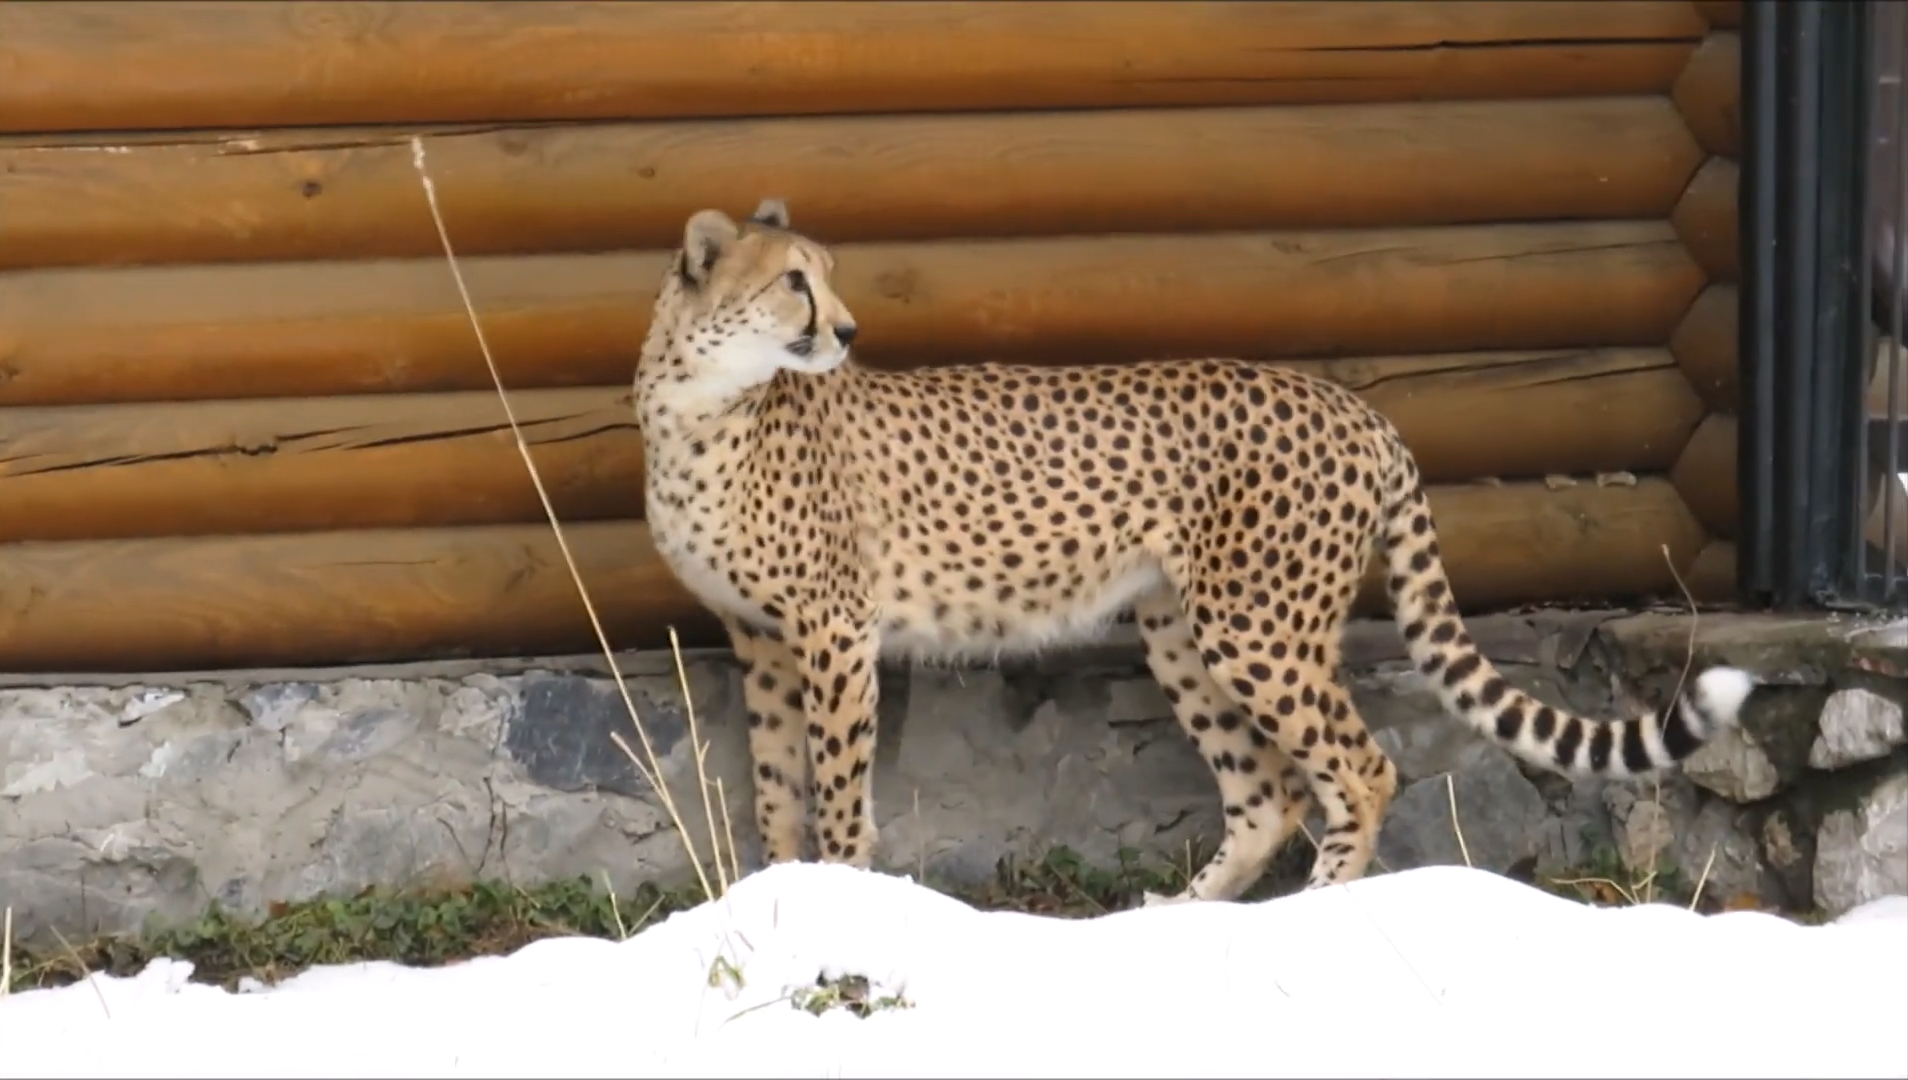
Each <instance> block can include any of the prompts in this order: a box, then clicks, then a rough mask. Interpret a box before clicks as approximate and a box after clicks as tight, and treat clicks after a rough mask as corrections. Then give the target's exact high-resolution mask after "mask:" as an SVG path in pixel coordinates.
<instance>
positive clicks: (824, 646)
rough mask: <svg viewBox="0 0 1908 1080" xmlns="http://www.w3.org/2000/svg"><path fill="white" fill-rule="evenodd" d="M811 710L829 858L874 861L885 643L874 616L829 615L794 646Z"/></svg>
mask: <svg viewBox="0 0 1908 1080" xmlns="http://www.w3.org/2000/svg"><path fill="white" fill-rule="evenodd" d="M795 654H796V658H797V661H798V665H799V670H800V672H801V677H802V692H803V696H804V699H805V701H806V705H807V710H806V711H807V714H808V727H807V734H808V760H809V765H810V766H811V770H810V772H811V777H812V779H811V780H810V782H809V797H810V800H811V801H812V802H813V804H814V807H815V819H816V828H817V833H818V838H819V840H820V846H821V857H822V860H823V861H824V862H844V863H848V864H849V865H851V866H859V867H864V868H865V867H867V866H869V865H871V864H872V862H873V858H874V846H875V822H874V771H873V767H874V749H875V712H876V707H877V706H878V704H879V701H878V697H879V694H880V683H879V681H878V679H877V676H876V672H875V663H876V661H877V659H878V658H879V654H880V646H879V644H878V642H877V639H876V637H875V631H874V627H873V625H872V623H862V622H851V621H849V620H846V619H841V618H836V619H830V620H827V621H826V622H823V623H821V624H820V625H818V626H815V627H813V628H812V629H810V631H809V632H808V633H806V634H804V635H802V637H801V640H800V642H799V644H798V645H797V647H796V649H795Z"/></svg>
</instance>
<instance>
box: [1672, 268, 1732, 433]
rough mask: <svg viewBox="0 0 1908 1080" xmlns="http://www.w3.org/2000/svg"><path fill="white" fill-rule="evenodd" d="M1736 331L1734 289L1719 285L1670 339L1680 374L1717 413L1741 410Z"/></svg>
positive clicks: (1706, 291) (1698, 300)
mask: <svg viewBox="0 0 1908 1080" xmlns="http://www.w3.org/2000/svg"><path fill="white" fill-rule="evenodd" d="M1737 332H1738V331H1737V327H1736V287H1735V286H1734V285H1726V284H1720V283H1718V284H1715V285H1711V286H1710V287H1709V288H1707V289H1704V290H1703V292H1702V295H1701V296H1698V297H1697V298H1696V302H1695V303H1694V304H1691V305H1690V306H1689V312H1688V313H1687V314H1685V315H1684V316H1683V321H1682V322H1680V323H1677V324H1676V332H1675V333H1674V334H1673V335H1671V337H1670V352H1671V353H1672V354H1674V355H1675V357H1676V362H1677V363H1678V364H1680V365H1682V368H1683V374H1684V375H1687V376H1689V381H1690V385H1692V386H1694V387H1695V388H1696V392H1697V393H1698V394H1701V395H1702V398H1703V400H1704V401H1705V402H1707V403H1708V405H1709V407H1710V408H1711V409H1712V410H1714V411H1716V412H1731V413H1733V412H1740V411H1741V405H1742V393H1741V381H1740V377H1739V375H1738V372H1737V368H1736V335H1737Z"/></svg>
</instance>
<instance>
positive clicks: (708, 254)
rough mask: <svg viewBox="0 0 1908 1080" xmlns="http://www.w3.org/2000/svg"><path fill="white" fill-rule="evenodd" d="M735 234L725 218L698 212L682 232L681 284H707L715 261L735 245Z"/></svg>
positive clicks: (722, 215)
mask: <svg viewBox="0 0 1908 1080" xmlns="http://www.w3.org/2000/svg"><path fill="white" fill-rule="evenodd" d="M737 232H738V230H737V229H736V226H735V222H734V221H731V220H730V219H729V215H727V214H725V213H723V212H722V211H720V210H698V211H697V212H696V213H695V215H694V216H693V217H691V218H690V219H689V224H688V226H687V227H686V228H684V229H683V232H682V265H681V267H679V269H680V270H681V272H682V276H683V280H685V281H687V282H688V283H689V284H691V285H700V284H702V283H703V282H705V281H708V280H709V273H710V271H712V270H714V269H715V264H716V260H718V259H720V258H722V253H723V252H725V251H727V250H728V249H729V245H731V244H733V243H735V238H736V235H737Z"/></svg>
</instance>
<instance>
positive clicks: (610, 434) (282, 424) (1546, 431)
mask: <svg viewBox="0 0 1908 1080" xmlns="http://www.w3.org/2000/svg"><path fill="white" fill-rule="evenodd" d="M1289 366H1292V367H1297V368H1301V369H1304V370H1309V371H1312V372H1314V373H1317V374H1320V375H1323V376H1325V377H1326V378H1330V379H1333V380H1335V381H1338V382H1340V383H1343V384H1344V385H1347V386H1350V387H1351V388H1352V389H1354V390H1356V391H1357V392H1358V393H1360V394H1361V395H1363V396H1364V397H1365V398H1366V400H1368V401H1370V402H1372V403H1373V404H1374V405H1376V406H1377V407H1378V408H1379V409H1380V410H1382V411H1384V412H1385V413H1386V414H1387V415H1389V416H1390V417H1391V419H1392V421H1393V422H1394V423H1395V424H1397V425H1398V429H1399V431H1400V432H1402V433H1403V435H1404V437H1405V439H1406V441H1407V442H1408V443H1409V444H1410V445H1411V446H1412V448H1413V450H1414V451H1415V452H1416V454H1417V456H1418V459H1419V465H1420V467H1421V468H1422V470H1423V471H1424V473H1425V475H1426V476H1427V477H1429V478H1430V479H1431V480H1433V481H1442V480H1469V479H1471V478H1473V477H1477V476H1500V477H1515V476H1541V475H1544V474H1546V473H1555V472H1561V473H1576V474H1583V473H1590V472H1603V471H1610V470H1616V469H1629V470H1634V471H1638V472H1642V471H1661V470H1664V469H1667V468H1669V467H1670V465H1671V464H1672V463H1674V462H1675V461H1676V460H1677V453H1678V451H1679V449H1680V448H1681V447H1682V446H1683V444H1684V442H1685V441H1687V439H1688V437H1689V432H1690V429H1691V428H1692V427H1693V426H1694V425H1695V424H1696V422H1697V421H1698V420H1699V419H1701V417H1702V413H1703V408H1702V403H1701V402H1700V401H1699V400H1698V399H1697V397H1696V395H1695V393H1694V392H1693V391H1691V390H1690V388H1689V384H1688V382H1687V381H1686V380H1685V379H1684V378H1683V377H1682V375H1681V374H1680V373H1679V372H1678V370H1677V368H1676V364H1675V361H1674V360H1673V359H1672V358H1671V357H1670V356H1669V354H1668V353H1667V352H1666V351H1664V350H1661V349H1615V350H1603V351H1590V352H1549V353H1481V354H1469V355H1456V356H1409V357H1379V358H1369V359H1357V360H1333V361H1322V362H1320V361H1300V362H1296V363H1292V364H1290V365H1289ZM511 402H512V405H513V408H514V409H515V411H516V413H517V417H518V421H519V423H521V424H522V426H523V428H524V434H525V436H526V440H527V441H528V442H529V443H530V447H531V455H532V458H533V459H534V460H535V461H536V463H537V468H538V471H539V474H540V475H541V476H542V477H543V481H544V484H545V486H546V488H547V489H548V491H549V493H550V496H551V500H552V503H553V504H554V506H555V508H556V512H557V517H558V520H561V521H565V522H570V521H585V520H595V519H606V518H634V517H639V516H641V514H642V505H643V500H642V492H643V471H642V470H643V455H642V445H641V439H640V437H639V436H638V434H637V432H636V426H635V417H634V415H633V413H632V411H631V408H630V391H629V390H628V388H627V387H621V386H613V387H600V388H595V387H593V388H585V389H571V390H527V391H522V392H519V393H515V394H513V395H511ZM542 520H544V513H543V508H542V505H541V504H540V503H539V502H538V501H537V497H536V492H535V489H534V488H533V487H532V486H531V484H530V480H529V476H528V473H527V472H526V470H525V469H524V467H523V463H522V460H521V458H520V457H519V455H518V451H517V449H516V444H515V442H514V440H513V439H512V438H511V435H510V431H509V428H508V426H507V424H506V419H505V416H504V413H503V408H502V406H501V405H500V404H499V403H498V401H497V398H496V396H495V395H494V394H492V393H487V392H484V391H471V392H464V393H448V394H381V395H366V396H357V397H334V398H293V399H281V400H270V399H257V400H249V401H245V400H241V401H208V402H187V403H177V404H151V405H108V406H77V407H67V408H57V407H56V408H16V409H10V410H0V542H5V541H19V540H85V539H119V538H132V537H160V536H190V535H206V534H215V533H261V532H297V531H305V530H316V529H346V528H399V527H424V526H448V525H483V524H502V523H521V522H538V521H542Z"/></svg>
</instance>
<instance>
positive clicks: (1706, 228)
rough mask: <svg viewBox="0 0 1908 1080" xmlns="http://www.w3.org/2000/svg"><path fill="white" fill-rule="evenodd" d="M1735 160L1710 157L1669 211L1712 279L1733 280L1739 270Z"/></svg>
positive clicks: (1735, 278)
mask: <svg viewBox="0 0 1908 1080" xmlns="http://www.w3.org/2000/svg"><path fill="white" fill-rule="evenodd" d="M1736 173H1737V169H1736V163H1735V162H1733V161H1730V160H1729V159H1728V158H1719V157H1713V158H1710V159H1709V160H1708V161H1706V162H1704V163H1703V167H1702V168H1701V169H1699V170H1697V172H1696V175H1695V177H1694V178H1693V179H1691V180H1690V182H1689V190H1687V191H1685V192H1683V198H1682V200H1681V201H1679V202H1678V203H1677V204H1676V209H1675V210H1674V211H1673V212H1671V214H1670V222H1671V223H1672V224H1673V225H1675V226H1676V234H1677V235H1678V236H1681V237H1682V238H1683V243H1685V244H1688V245H1689V250H1690V254H1692V255H1694V256H1695V257H1696V262H1697V263H1698V264H1700V265H1701V266H1702V268H1703V270H1704V271H1705V272H1706V273H1707V274H1708V275H1709V277H1710V279H1711V280H1713V281H1726V282H1734V281H1735V280H1737V277H1738V275H1739V273H1740V271H1741V255H1740V245H1739V242H1738V239H1737V236H1736V232H1737V226H1736V185H1737V180H1736Z"/></svg>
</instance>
